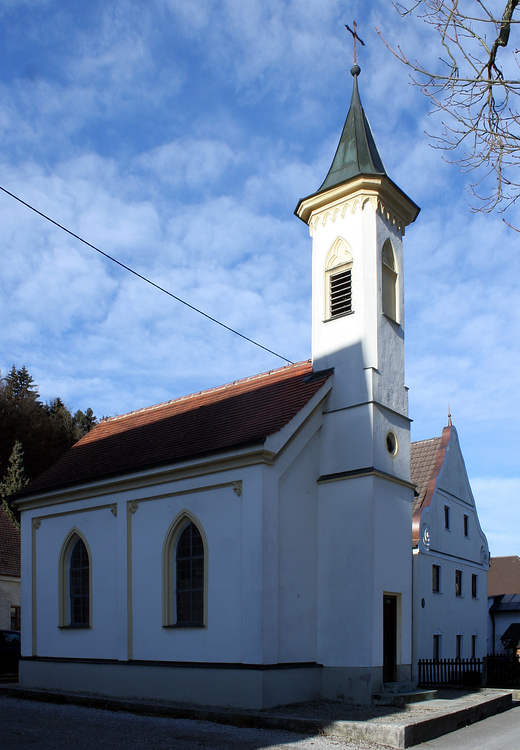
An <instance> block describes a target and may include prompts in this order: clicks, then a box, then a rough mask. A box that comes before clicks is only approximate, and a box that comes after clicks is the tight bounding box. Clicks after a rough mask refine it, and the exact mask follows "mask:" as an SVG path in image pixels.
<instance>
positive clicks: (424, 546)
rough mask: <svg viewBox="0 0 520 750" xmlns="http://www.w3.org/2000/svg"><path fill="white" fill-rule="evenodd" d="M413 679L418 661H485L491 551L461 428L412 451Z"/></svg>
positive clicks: (446, 430)
mask: <svg viewBox="0 0 520 750" xmlns="http://www.w3.org/2000/svg"><path fill="white" fill-rule="evenodd" d="M411 476H412V482H413V483H414V484H415V485H416V487H417V490H416V497H415V500H414V504H413V524H412V529H413V533H412V544H413V647H412V653H413V673H414V679H417V674H418V671H417V663H418V660H419V659H461V658H469V657H477V658H480V657H482V656H485V655H486V647H487V643H486V636H487V632H486V631H487V576H488V567H489V549H488V544H487V540H486V537H485V535H484V533H483V531H482V529H481V527H480V523H479V520H478V514H477V509H476V506H475V500H474V498H473V494H472V492H471V487H470V483H469V479H468V475H467V473H466V467H465V464H464V459H463V457H462V452H461V448H460V444H459V438H458V435H457V431H456V429H455V427H453V425H452V424H451V419H450V423H449V425H448V426H447V427H445V428H444V429H443V431H442V436H441V437H439V438H432V439H430V440H421V441H419V442H416V443H412V446H411Z"/></svg>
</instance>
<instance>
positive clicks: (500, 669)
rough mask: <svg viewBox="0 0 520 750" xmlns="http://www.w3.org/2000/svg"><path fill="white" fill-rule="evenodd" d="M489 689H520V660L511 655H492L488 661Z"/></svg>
mask: <svg viewBox="0 0 520 750" xmlns="http://www.w3.org/2000/svg"><path fill="white" fill-rule="evenodd" d="M486 672H487V680H486V682H487V685H489V687H520V658H519V657H518V656H511V654H495V655H493V654H490V655H489V656H488V657H487V659H486Z"/></svg>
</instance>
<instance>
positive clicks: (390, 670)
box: [383, 595, 397, 682]
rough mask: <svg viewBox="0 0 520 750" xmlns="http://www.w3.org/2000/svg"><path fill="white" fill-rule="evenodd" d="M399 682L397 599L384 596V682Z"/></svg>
mask: <svg viewBox="0 0 520 750" xmlns="http://www.w3.org/2000/svg"><path fill="white" fill-rule="evenodd" d="M396 680H397V597H396V596H389V595H385V596H383V682H395V681H396Z"/></svg>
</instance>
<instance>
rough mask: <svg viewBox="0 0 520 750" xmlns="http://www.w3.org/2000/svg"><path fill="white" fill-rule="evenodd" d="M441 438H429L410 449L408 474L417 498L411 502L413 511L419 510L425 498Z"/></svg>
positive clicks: (413, 444) (414, 444) (412, 445)
mask: <svg viewBox="0 0 520 750" xmlns="http://www.w3.org/2000/svg"><path fill="white" fill-rule="evenodd" d="M440 444H441V438H440V437H436V438H430V439H429V440H419V441H417V442H416V443H412V444H411V446H410V448H411V451H410V472H411V479H412V484H415V486H416V488H417V496H416V497H415V498H414V501H413V510H414V511H415V510H417V508H420V507H421V505H422V503H423V500H424V498H425V496H426V491H427V489H428V482H429V481H430V477H431V475H432V471H433V467H434V466H435V461H436V459H437V453H438V450H439V447H440Z"/></svg>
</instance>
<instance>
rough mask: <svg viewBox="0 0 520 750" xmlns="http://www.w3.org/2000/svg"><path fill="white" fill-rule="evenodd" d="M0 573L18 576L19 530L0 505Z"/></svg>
mask: <svg viewBox="0 0 520 750" xmlns="http://www.w3.org/2000/svg"><path fill="white" fill-rule="evenodd" d="M0 575H2V576H17V577H18V578H19V577H20V532H19V531H18V529H17V528H16V527H15V526H14V524H13V522H12V521H11V520H10V519H9V518H8V517H7V515H6V513H5V511H4V509H3V508H2V507H0Z"/></svg>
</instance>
